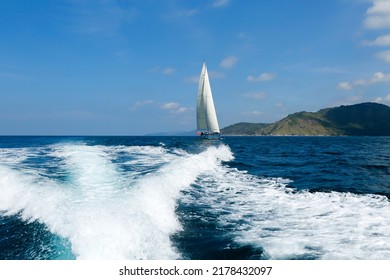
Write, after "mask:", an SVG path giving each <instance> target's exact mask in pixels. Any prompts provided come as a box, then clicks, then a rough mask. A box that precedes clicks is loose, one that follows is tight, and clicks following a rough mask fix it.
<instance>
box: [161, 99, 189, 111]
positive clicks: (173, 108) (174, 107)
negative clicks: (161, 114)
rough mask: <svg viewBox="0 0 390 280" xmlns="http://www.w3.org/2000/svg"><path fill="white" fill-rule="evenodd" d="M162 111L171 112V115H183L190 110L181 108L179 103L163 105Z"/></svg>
mask: <svg viewBox="0 0 390 280" xmlns="http://www.w3.org/2000/svg"><path fill="white" fill-rule="evenodd" d="M161 109H164V110H170V112H171V113H175V114H181V113H185V112H187V111H188V108H186V107H183V106H180V104H179V103H177V102H167V103H163V104H162V105H161Z"/></svg>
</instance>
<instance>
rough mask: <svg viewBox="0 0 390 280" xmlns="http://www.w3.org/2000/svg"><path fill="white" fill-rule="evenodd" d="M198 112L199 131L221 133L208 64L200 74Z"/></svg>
mask: <svg viewBox="0 0 390 280" xmlns="http://www.w3.org/2000/svg"><path fill="white" fill-rule="evenodd" d="M196 112H197V130H198V131H200V132H204V133H206V134H219V133H220V131H219V125H218V120H217V114H216V112H215V107H214V101H213V96H212V94H211V87H210V81H209V75H208V73H207V67H206V63H203V67H202V71H201V73H200V78H199V88H198V102H197V111H196Z"/></svg>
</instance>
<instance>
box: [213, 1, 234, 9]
mask: <svg viewBox="0 0 390 280" xmlns="http://www.w3.org/2000/svg"><path fill="white" fill-rule="evenodd" d="M229 2H230V0H214V3H213V7H215V8H221V7H224V6H226V5H228V4H229Z"/></svg>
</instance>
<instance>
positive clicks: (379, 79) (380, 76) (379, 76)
mask: <svg viewBox="0 0 390 280" xmlns="http://www.w3.org/2000/svg"><path fill="white" fill-rule="evenodd" d="M389 82H390V74H385V73H383V72H376V73H374V76H373V77H372V78H369V79H366V80H363V79H362V80H356V81H354V82H353V83H349V82H340V83H339V84H338V85H337V88H338V89H342V90H349V89H352V88H353V87H354V86H368V85H372V84H377V83H389Z"/></svg>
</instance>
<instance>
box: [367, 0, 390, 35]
mask: <svg viewBox="0 0 390 280" xmlns="http://www.w3.org/2000/svg"><path fill="white" fill-rule="evenodd" d="M372 2H373V5H372V6H371V7H370V8H368V9H367V12H366V18H365V20H364V26H365V27H366V28H368V29H383V28H390V1H388V0H372Z"/></svg>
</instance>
